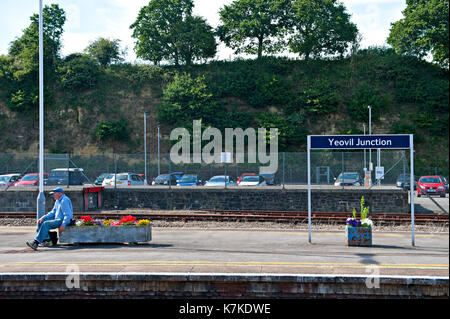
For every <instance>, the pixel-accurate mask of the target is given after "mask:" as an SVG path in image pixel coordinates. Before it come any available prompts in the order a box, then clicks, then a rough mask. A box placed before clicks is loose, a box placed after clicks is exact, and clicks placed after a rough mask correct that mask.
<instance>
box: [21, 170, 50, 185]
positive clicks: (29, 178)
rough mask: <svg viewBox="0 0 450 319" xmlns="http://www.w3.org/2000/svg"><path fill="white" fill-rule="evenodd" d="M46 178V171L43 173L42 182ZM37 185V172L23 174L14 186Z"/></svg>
mask: <svg viewBox="0 0 450 319" xmlns="http://www.w3.org/2000/svg"><path fill="white" fill-rule="evenodd" d="M47 178H48V173H44V184H45V181H46V179H47ZM38 185H39V173H29V174H25V175H24V176H23V177H22V178H21V179H20V180H19V181H18V182H16V184H14V186H38Z"/></svg>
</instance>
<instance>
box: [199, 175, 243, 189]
mask: <svg viewBox="0 0 450 319" xmlns="http://www.w3.org/2000/svg"><path fill="white" fill-rule="evenodd" d="M225 185H226V186H236V183H235V182H233V181H232V180H231V177H230V176H229V175H218V176H213V177H211V178H210V180H209V181H206V183H205V186H222V187H224V186H225Z"/></svg>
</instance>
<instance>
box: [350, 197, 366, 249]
mask: <svg viewBox="0 0 450 319" xmlns="http://www.w3.org/2000/svg"><path fill="white" fill-rule="evenodd" d="M360 203H361V219H360V220H358V219H357V218H356V209H354V208H353V216H352V217H351V218H348V219H347V222H346V226H345V243H346V244H347V246H372V226H373V222H372V220H370V219H369V218H368V215H369V207H366V206H365V202H364V196H363V197H362V198H361V202H360Z"/></svg>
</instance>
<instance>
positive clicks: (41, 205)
mask: <svg viewBox="0 0 450 319" xmlns="http://www.w3.org/2000/svg"><path fill="white" fill-rule="evenodd" d="M36 204H37V205H36V206H37V219H39V218H41V217H42V216H44V213H45V195H44V40H43V18H42V0H39V195H38V197H37V203H36Z"/></svg>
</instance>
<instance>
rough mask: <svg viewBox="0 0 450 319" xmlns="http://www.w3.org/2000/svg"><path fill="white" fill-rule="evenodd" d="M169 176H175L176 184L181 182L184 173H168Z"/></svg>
mask: <svg viewBox="0 0 450 319" xmlns="http://www.w3.org/2000/svg"><path fill="white" fill-rule="evenodd" d="M170 175H173V176H175V178H176V180H177V182H179V181H180V180H181V178H182V177H183V175H184V173H183V172H173V173H170Z"/></svg>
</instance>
